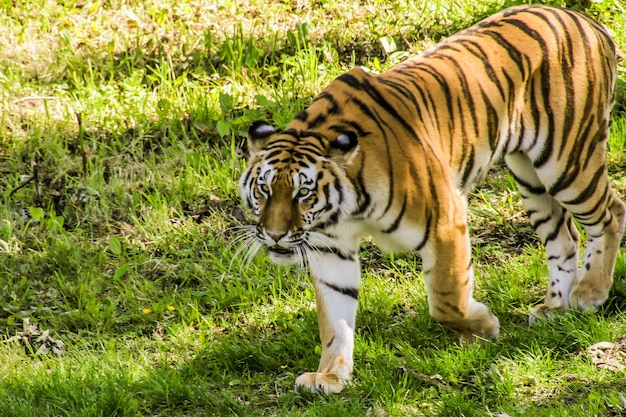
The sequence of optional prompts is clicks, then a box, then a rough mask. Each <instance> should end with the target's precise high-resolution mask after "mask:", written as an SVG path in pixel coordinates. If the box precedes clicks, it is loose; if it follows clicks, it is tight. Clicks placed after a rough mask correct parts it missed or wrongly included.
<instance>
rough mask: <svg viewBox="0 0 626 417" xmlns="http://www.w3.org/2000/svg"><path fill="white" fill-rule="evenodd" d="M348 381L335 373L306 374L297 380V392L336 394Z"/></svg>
mask: <svg viewBox="0 0 626 417" xmlns="http://www.w3.org/2000/svg"><path fill="white" fill-rule="evenodd" d="M347 382H348V381H346V380H343V379H341V378H340V377H339V375H337V374H336V373H334V372H306V373H304V374H302V375H300V376H299V377H298V378H297V379H296V391H298V392H311V393H320V394H336V393H338V392H340V391H341V390H343V388H344V387H345V386H346V384H347Z"/></svg>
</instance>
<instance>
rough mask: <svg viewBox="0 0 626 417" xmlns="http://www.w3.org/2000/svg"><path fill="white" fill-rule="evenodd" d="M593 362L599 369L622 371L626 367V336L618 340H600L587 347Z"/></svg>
mask: <svg viewBox="0 0 626 417" xmlns="http://www.w3.org/2000/svg"><path fill="white" fill-rule="evenodd" d="M587 355H589V359H590V360H591V363H592V364H594V365H595V366H597V367H598V368H599V369H607V370H609V371H613V372H621V371H623V370H624V369H625V368H626V337H622V338H620V339H619V340H617V341H616V342H599V343H595V344H593V345H591V346H589V347H588V348H587Z"/></svg>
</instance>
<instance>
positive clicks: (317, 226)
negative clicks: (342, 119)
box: [239, 121, 358, 264]
mask: <svg viewBox="0 0 626 417" xmlns="http://www.w3.org/2000/svg"><path fill="white" fill-rule="evenodd" d="M299 127H305V125H302V126H299V125H298V123H297V121H296V122H295V123H292V124H291V125H289V126H288V127H287V129H286V130H284V131H282V132H279V131H277V130H275V129H274V127H272V126H271V125H269V124H267V123H265V122H255V123H254V124H252V126H251V127H250V129H249V131H248V151H249V154H250V155H249V157H248V167H247V169H246V171H245V172H244V173H243V175H242V177H241V180H240V183H239V186H240V189H241V197H242V199H243V202H244V204H245V205H246V206H247V207H248V208H249V209H250V210H251V211H252V214H253V215H254V217H255V218H256V221H257V223H256V225H253V226H248V227H247V232H248V239H247V240H245V241H244V244H245V245H246V246H248V248H247V250H248V251H250V252H251V253H252V256H253V255H254V253H256V251H258V250H259V249H260V248H261V247H265V248H266V249H267V251H268V254H269V257H270V259H271V260H272V261H274V262H276V263H280V264H291V263H298V262H300V263H305V262H306V259H307V254H309V253H310V251H315V250H316V249H317V248H319V247H326V246H328V241H329V240H330V239H332V237H329V235H328V234H327V233H324V231H325V230H327V229H328V228H329V227H332V226H333V225H336V224H337V223H339V222H341V220H342V219H343V218H345V217H346V216H347V215H349V214H350V213H352V212H353V211H354V207H355V197H354V195H355V193H354V189H353V186H352V184H351V182H350V181H349V180H348V178H347V176H346V172H345V165H346V163H347V162H348V161H349V159H350V157H352V156H354V154H355V152H356V149H357V148H358V146H357V137H356V134H355V133H353V132H350V131H345V132H324V130H323V129H321V130H320V129H316V130H315V131H312V130H311V131H309V130H306V129H300V128H299Z"/></svg>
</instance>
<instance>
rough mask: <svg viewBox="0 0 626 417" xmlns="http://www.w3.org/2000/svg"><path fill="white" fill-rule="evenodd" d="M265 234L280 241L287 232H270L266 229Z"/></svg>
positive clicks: (276, 241) (275, 240)
mask: <svg viewBox="0 0 626 417" xmlns="http://www.w3.org/2000/svg"><path fill="white" fill-rule="evenodd" d="M265 234H266V235H267V236H268V237H269V238H270V239H272V240H273V241H274V242H275V243H278V242H279V241H280V240H281V239H282V238H283V237H285V235H286V234H287V232H268V231H265Z"/></svg>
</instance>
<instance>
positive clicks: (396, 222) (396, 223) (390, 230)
mask: <svg viewBox="0 0 626 417" xmlns="http://www.w3.org/2000/svg"><path fill="white" fill-rule="evenodd" d="M406 202H407V196H406V194H405V195H404V201H403V203H402V208H401V209H400V213H398V217H396V219H395V220H394V221H393V223H391V226H389V227H388V228H387V229H385V230H383V233H393V232H395V231H396V230H397V229H398V226H400V222H401V221H402V218H403V217H404V211H405V210H406Z"/></svg>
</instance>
